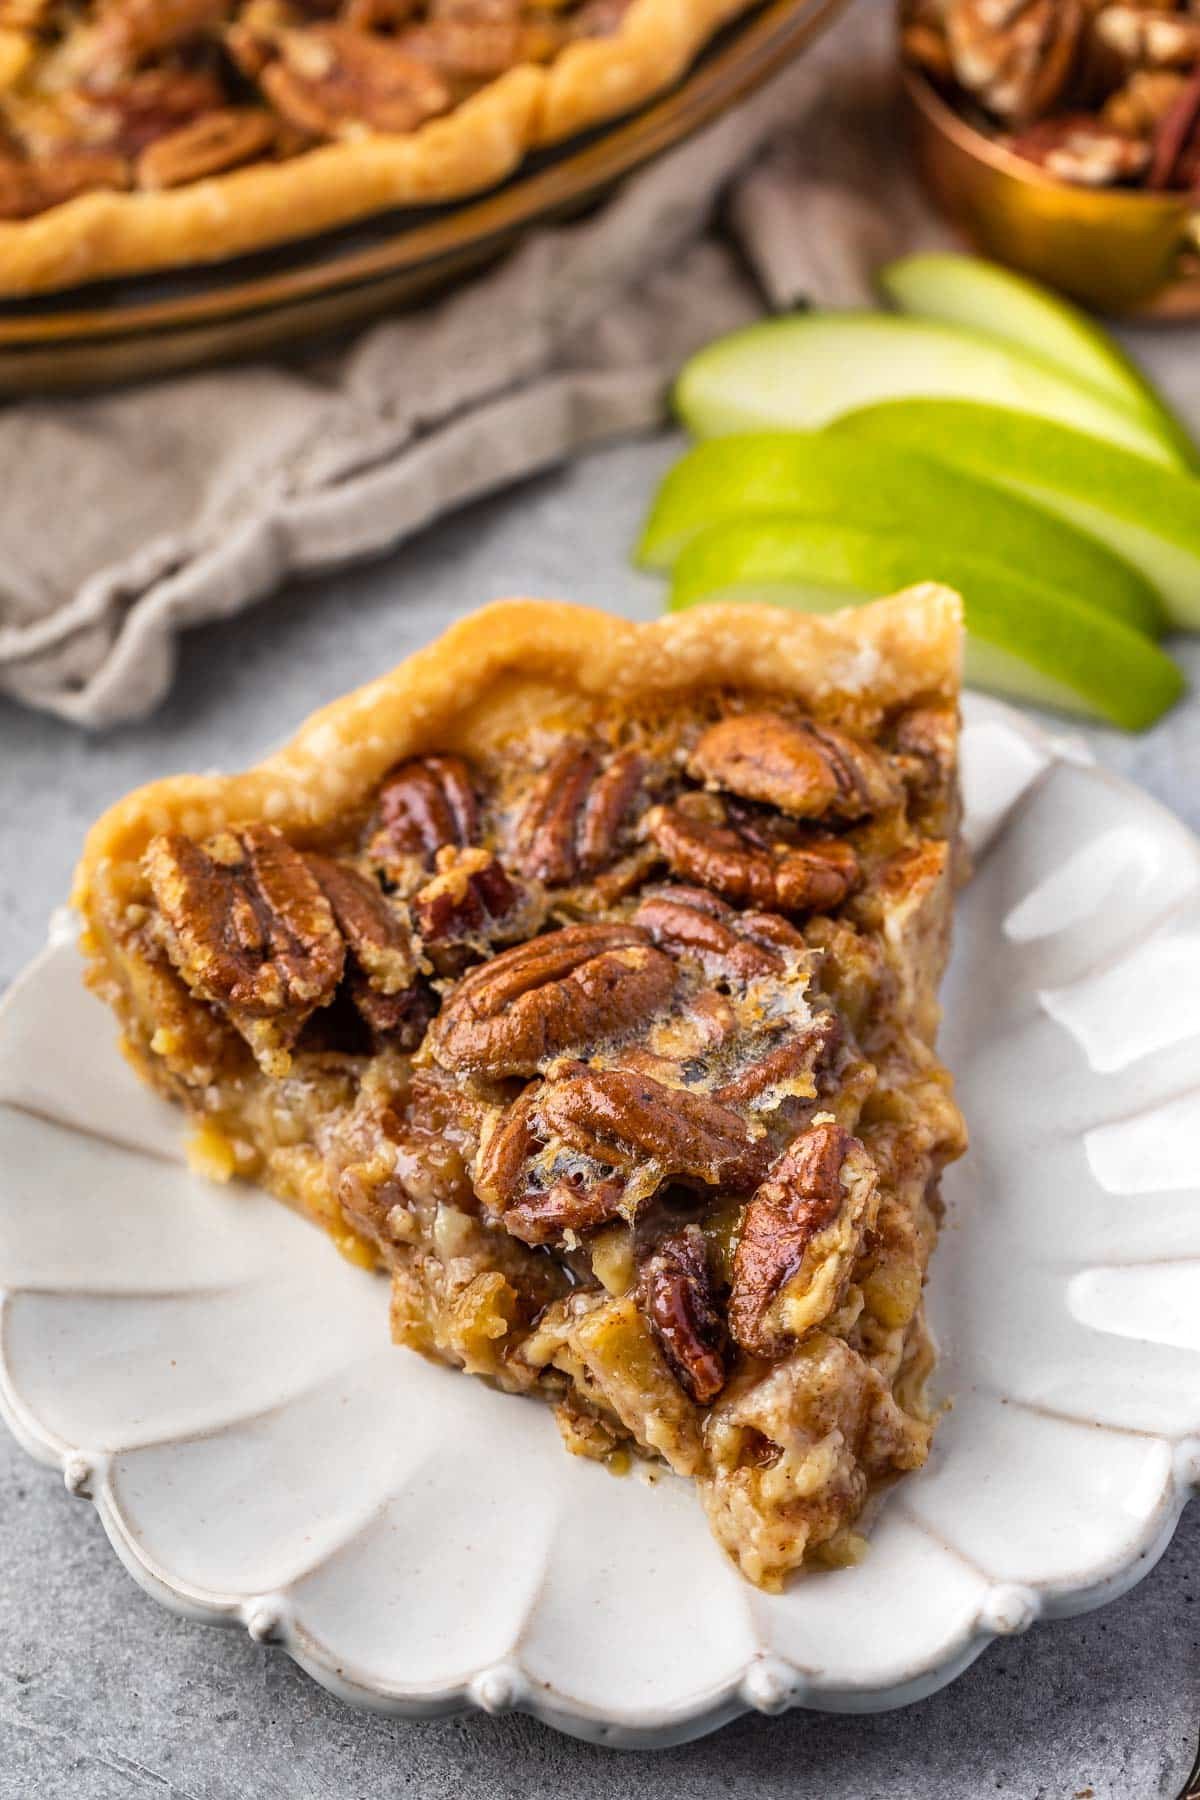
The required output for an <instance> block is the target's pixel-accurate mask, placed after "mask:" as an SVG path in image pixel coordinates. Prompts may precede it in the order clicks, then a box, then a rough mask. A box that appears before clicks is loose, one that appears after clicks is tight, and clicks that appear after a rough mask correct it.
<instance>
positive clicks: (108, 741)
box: [0, 337, 1200, 1800]
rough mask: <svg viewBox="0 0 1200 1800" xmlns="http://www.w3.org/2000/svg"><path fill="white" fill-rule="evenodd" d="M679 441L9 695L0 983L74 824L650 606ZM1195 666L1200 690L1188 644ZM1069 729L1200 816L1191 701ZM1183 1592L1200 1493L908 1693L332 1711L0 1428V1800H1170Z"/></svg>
mask: <svg viewBox="0 0 1200 1800" xmlns="http://www.w3.org/2000/svg"><path fill="white" fill-rule="evenodd" d="M1183 342H1184V340H1180V339H1179V338H1178V337H1176V338H1174V339H1167V338H1160V339H1158V340H1156V341H1155V342H1154V343H1153V344H1152V345H1151V352H1152V354H1159V355H1162V354H1172V355H1175V356H1178V354H1179V351H1180V348H1181V347H1182V343H1183ZM673 448H674V446H673V445H672V444H671V443H670V442H669V441H667V440H659V441H657V442H654V443H648V444H640V445H634V446H630V447H626V448H623V449H619V450H614V451H609V452H606V453H604V454H602V455H598V456H594V457H592V458H590V459H589V460H587V461H585V462H583V463H581V464H579V465H578V466H577V467H575V468H574V469H572V470H569V471H566V472H564V473H562V474H559V475H555V476H552V477H549V478H547V479H544V480H542V481H540V482H538V483H537V484H536V485H534V486H531V487H529V488H526V489H524V490H523V491H522V492H521V493H520V494H518V495H515V496H512V497H509V498H507V499H502V500H499V501H495V502H492V503H489V504H488V505H487V506H485V507H480V508H477V509H476V510H474V511H472V512H471V513H470V514H467V515H464V516H462V517H460V518H459V519H458V520H456V521H455V522H453V523H452V524H450V525H447V526H444V527H441V528H439V529H438V530H436V531H434V532H431V533H429V534H428V535H426V536H425V537H424V538H422V539H421V540H419V541H418V542H417V543H416V544H414V545H411V546H410V547H409V548H408V549H407V550H405V551H404V552H403V553H402V554H400V555H399V556H397V557H396V558H394V559H393V560H392V561H391V562H388V563H384V564H383V565H376V566H375V567H373V568H370V569H361V570H354V571H348V572H346V573H345V574H343V575H342V576H340V577H338V578H335V579H326V580H324V581H323V582H321V583H320V584H319V586H318V585H314V586H312V587H309V588H298V589H297V590H296V591H295V592H294V593H293V594H291V595H290V596H287V597H285V598H284V599H283V600H278V599H277V600H276V601H275V602H274V603H273V604H272V605H271V606H270V607H268V608H264V609H262V610H261V611H260V612H258V613H256V614H251V615H250V616H248V617H246V618H244V619H242V620H239V621H237V622H235V623H234V624H232V625H229V626H226V627H223V628H209V629H206V630H204V631H203V632H199V633H196V634H195V635H194V636H193V637H191V638H190V639H189V640H186V641H185V646H184V657H183V665H182V670H181V674H180V679H179V682H178V684H177V686H176V688H175V691H174V693H173V695H172V698H171V700H170V701H169V703H168V705H167V707H166V708H165V709H164V711H163V712H162V714H161V715H160V716H159V717H158V718H157V719H156V720H153V721H151V722H150V723H149V724H147V725H143V726H140V727H138V728H135V729H130V730H126V731H121V732H117V733H115V734H113V735H111V736H109V737H106V738H103V739H100V740H93V739H88V738H85V737H82V736H80V735H78V734H76V733H74V732H72V731H71V730H69V729H67V728H66V727H64V726H61V725H58V724H55V723H53V722H51V721H50V720H48V719H43V718H36V717H34V716H33V715H31V714H27V713H22V712H19V711H18V710H17V709H15V708H12V707H9V708H4V707H3V705H2V704H0V846H2V851H3V854H2V856H0V926H2V929H0V986H3V985H4V984H5V983H6V982H7V981H9V980H10V979H11V978H12V976H13V975H14V974H15V973H16V972H17V970H18V969H19V968H20V967H21V966H22V964H23V963H24V962H26V961H27V960H28V958H29V957H30V956H31V955H32V954H33V952H34V951H35V950H36V949H37V948H38V947H39V945H40V943H41V940H42V937H43V934H44V929H45V921H46V916H47V914H48V912H49V910H50V908H51V907H52V906H53V905H55V904H56V903H58V902H59V901H60V900H61V899H62V898H63V896H64V895H65V892H66V889H67V885H68V882H69V879H70V871H71V866H72V862H73V859H74V857H75V854H76V851H77V849H78V845H79V842H80V839H81V836H82V833H83V831H84V829H85V827H86V826H87V824H88V823H89V822H90V821H91V819H92V818H93V817H94V816H95V814H96V813H97V812H98V811H99V810H100V809H101V808H102V807H103V806H105V805H107V804H108V802H109V801H111V800H114V799H116V798H117V796H118V795H120V794H121V793H123V792H124V791H125V790H126V789H127V788H128V787H130V786H132V785H133V784H134V783H136V782H138V781H142V780H146V779H147V778H149V777H150V776H153V775H159V774H165V773H167V772H169V771H172V770H177V769H186V768H200V769H203V768H207V767H212V766H214V765H221V766H225V767H228V768H235V767H238V766H240V765H242V764H243V763H245V762H246V761H248V760H252V759H254V758H255V757H257V756H258V755H260V754H261V753H262V752H263V751H265V750H266V749H268V748H269V747H270V746H271V745H272V744H273V743H275V742H276V741H278V740H279V739H280V738H281V737H283V736H284V735H286V733H287V732H288V731H289V730H290V728H291V727H292V726H293V725H294V724H295V723H296V722H297V721H298V720H299V718H300V717H301V716H302V715H303V714H304V713H306V712H307V711H309V710H310V709H311V708H312V707H314V706H316V705H318V704H320V703H322V702H324V701H326V700H330V699H332V698H334V697H335V696H336V695H337V694H339V693H340V692H342V691H343V689H345V688H347V687H349V686H351V685H353V684H354V683H356V682H359V681H362V680H365V679H367V678H368V677H369V676H372V675H374V674H377V673H378V672H379V671H380V670H381V669H384V668H387V667H388V666H389V665H390V664H391V663H393V662H394V661H396V660H398V659H399V658H400V657H401V656H403V655H405V654H406V653H407V652H408V651H409V650H411V649H413V648H415V647H416V646H417V645H418V644H420V643H422V642H424V641H425V640H426V639H427V638H428V637H430V636H431V635H432V634H433V633H434V632H435V631H436V630H438V629H439V628H440V627H441V626H443V625H444V624H446V623H447V622H448V621H449V620H450V619H452V618H454V617H455V616H456V615H458V614H459V613H462V612H465V611H467V610H469V609H470V608H471V607H473V606H475V605H477V604H478V603H480V602H481V601H483V600H487V599H492V598H495V597H497V596H499V595H502V594H505V593H516V592H527V593H543V594H551V595H562V596H566V597H570V598H572V599H576V600H580V601H582V602H585V603H589V604H593V605H605V606H609V607H611V608H612V609H613V610H617V611H621V612H626V613H629V614H630V615H635V616H636V615H642V616H649V615H650V614H651V613H653V611H654V610H655V609H656V606H657V592H658V590H657V587H656V585H655V584H653V583H651V582H649V581H646V580H643V579H641V578H639V577H636V576H634V575H632V574H631V573H630V572H629V571H628V569H627V567H626V565H625V557H626V551H627V547H628V544H629V542H630V539H631V537H632V535H633V532H634V530H635V527H636V523H637V520H638V518H639V516H640V513H641V509H642V506H643V504H644V498H645V495H646V493H647V491H648V485H649V483H650V482H651V481H652V480H653V479H654V477H655V476H656V475H657V473H658V472H659V471H660V470H661V469H662V468H663V467H664V466H665V465H666V463H667V462H668V461H669V459H670V456H671V454H672V452H673ZM1186 654H1187V658H1188V661H1189V664H1190V672H1191V675H1192V678H1193V679H1194V680H1200V646H1197V645H1196V644H1195V643H1193V644H1191V645H1189V646H1188V647H1187V651H1186ZM1086 735H1087V736H1088V737H1089V739H1090V741H1091V742H1092V744H1093V747H1094V748H1095V750H1096V752H1097V754H1098V755H1099V756H1100V757H1101V758H1102V759H1103V760H1104V761H1105V762H1107V763H1108V764H1109V765H1110V766H1112V767H1114V768H1119V769H1121V770H1122V771H1123V772H1125V773H1128V774H1130V775H1132V776H1133V777H1134V778H1135V779H1137V780H1139V781H1142V782H1143V783H1144V784H1145V785H1146V786H1147V787H1148V788H1150V789H1151V790H1152V791H1153V792H1155V793H1157V794H1158V795H1159V797H1160V798H1162V799H1163V800H1165V801H1167V802H1168V803H1169V804H1170V805H1172V806H1173V807H1174V808H1175V809H1176V810H1177V811H1179V812H1181V813H1182V814H1183V815H1184V816H1185V817H1188V818H1189V819H1190V821H1191V823H1192V824H1193V825H1198V826H1200V786H1198V784H1197V779H1196V778H1197V772H1198V771H1200V704H1198V703H1197V702H1195V701H1190V702H1187V703H1185V705H1184V706H1183V707H1181V708H1179V709H1177V711H1176V713H1175V714H1174V715H1173V716H1172V718H1171V719H1170V720H1169V721H1167V722H1166V723H1164V724H1163V725H1162V726H1161V727H1159V728H1158V729H1157V730H1156V731H1154V732H1152V733H1149V734H1148V735H1147V736H1145V737H1143V738H1140V739H1137V740H1132V739H1126V738H1122V737H1119V736H1118V735H1117V734H1115V733H1112V732H1089V733H1087V734H1086ZM1198 1595H1200V1509H1193V1510H1192V1512H1191V1514H1190V1515H1188V1516H1187V1517H1186V1518H1185V1520H1184V1523H1183V1525H1182V1526H1181V1528H1180V1531H1179V1533H1178V1535H1177V1536H1176V1538H1175V1541H1174V1543H1173V1545H1172V1547H1171V1549H1170V1550H1169V1551H1168V1552H1167V1554H1166V1556H1165V1557H1164V1558H1163V1559H1162V1561H1161V1562H1160V1564H1159V1565H1158V1567H1157V1568H1156V1569H1155V1570H1154V1571H1153V1573H1152V1574H1151V1575H1150V1576H1148V1577H1147V1579H1146V1580H1145V1581H1144V1582H1143V1583H1142V1584H1141V1585H1140V1586H1139V1587H1138V1588H1136V1589H1135V1590H1134V1591H1133V1592H1132V1593H1131V1594H1129V1595H1128V1596H1126V1598H1124V1599H1123V1600H1120V1601H1118V1602H1116V1603H1114V1604H1113V1605H1111V1606H1109V1607H1107V1608H1105V1609H1104V1610H1103V1611H1101V1612H1099V1613H1093V1614H1092V1615H1090V1616H1089V1617H1087V1618H1084V1619H1078V1620H1073V1621H1070V1622H1067V1623H1063V1624H1056V1625H1049V1626H1044V1627H1040V1628H1037V1629H1035V1630H1034V1631H1032V1632H1030V1633H1029V1634H1028V1635H1027V1636H1025V1637H1023V1638H1018V1639H1013V1640H1008V1641H1005V1642H1002V1643H999V1644H997V1645H995V1646H994V1647H993V1648H992V1649H991V1650H989V1651H988V1652H987V1653H986V1654H985V1655H984V1656H983V1657H982V1658H981V1660H980V1661H979V1662H977V1663H976V1664H975V1665H974V1667H973V1668H971V1669H970V1670H969V1671H968V1672H967V1673H966V1674H965V1675H964V1676H962V1677H961V1679H960V1680H959V1681H957V1682H956V1683H955V1684H954V1685H953V1686H952V1687H951V1688H949V1689H947V1690H946V1691H944V1692H943V1693H941V1694H939V1695H935V1696H934V1697H933V1698H932V1699H931V1700H928V1701H925V1702H924V1703H923V1704H921V1705H919V1706H915V1707H910V1708H908V1709H907V1710H905V1711H904V1712H900V1713H892V1714H883V1715H879V1716H876V1717H873V1718H861V1719H860V1718H842V1717H830V1716H822V1715H819V1714H813V1713H800V1714H793V1715H791V1716H789V1717H787V1718H783V1719H774V1720H772V1719H760V1718H751V1719H744V1720H741V1721H739V1722H737V1723H736V1724H734V1725H731V1726H729V1727H727V1728H726V1729H725V1730H724V1731H722V1732H720V1733H719V1734H717V1735H716V1736H715V1737H710V1738H708V1739H705V1740H702V1741H701V1742H699V1743H696V1744H692V1745H688V1746H685V1747H684V1748H682V1749H678V1750H671V1751H658V1752H645V1753H635V1754H624V1755H621V1754H619V1753H615V1752H611V1751H603V1750H596V1749H593V1748H591V1747H590V1746H588V1745H584V1744H578V1743H575V1742H574V1741H572V1740H570V1739H568V1738H564V1737H560V1736H558V1735H556V1734H554V1733H552V1732H550V1731H548V1730H546V1729H544V1728H543V1727H541V1726H539V1725H537V1724H535V1723H533V1722H532V1721H530V1720H527V1719H501V1720H495V1721H493V1720H488V1719H478V1718H476V1719H449V1720H437V1721H433V1722H429V1723H416V1724H397V1723H393V1722H392V1721H389V1720H385V1719H380V1718H376V1717H373V1716H370V1715H366V1714H357V1713H353V1712H350V1711H348V1710H346V1709H344V1708H342V1707H341V1706H339V1705H338V1704H337V1703H336V1702H334V1701H333V1700H331V1699H329V1698H328V1697H327V1696H326V1695H325V1694H324V1693H323V1692H322V1691H321V1690H320V1689H319V1688H318V1687H316V1686H315V1685H314V1684H313V1683H312V1682H310V1681H309V1680H308V1679H307V1678H306V1677H305V1676H303V1675H301V1674H300V1673H299V1672H298V1671H297V1670H296V1669H294V1668H293V1667H292V1666H291V1665H290V1664H289V1663H288V1661H287V1659H286V1658H285V1657H284V1656H283V1654H282V1653H281V1652H279V1651H273V1650H268V1649H261V1648H259V1647H258V1646H256V1645H254V1644H252V1643H250V1642H249V1640H247V1639H246V1638H244V1637H241V1636H235V1635H234V1634H233V1633H231V1632H229V1633H222V1632H218V1631H217V1630H216V1629H215V1628H213V1627H210V1626H203V1625H196V1624H192V1623H189V1622H186V1621H183V1620H180V1619H177V1618H175V1617H174V1615H172V1614H170V1613H168V1612H166V1611H164V1610H163V1609H162V1608H160V1607H159V1606H158V1605H156V1604H155V1603H154V1602H153V1601H152V1600H150V1599H148V1598H147V1597H146V1596H145V1595H144V1594H143V1593H142V1592H141V1590H140V1589H139V1588H137V1587H136V1586H135V1585H134V1583H133V1582H132V1580H131V1579H130V1578H129V1576H128V1575H126V1573H125V1571H124V1570H123V1568H122V1567H121V1565H120V1563H119V1562H118V1561H117V1559H116V1557H115V1555H114V1554H113V1552H112V1551H111V1550H110V1548H109V1546H108V1543H107V1541H106V1539H105V1537H104V1534H103V1531H102V1529H101V1527H100V1524H99V1522H98V1520H97V1519H96V1517H95V1516H94V1514H93V1513H92V1511H91V1509H90V1507H88V1506H87V1505H86V1504H81V1503H80V1502H78V1501H75V1500H72V1499H70V1498H69V1497H68V1496H67V1494H66V1493H65V1492H64V1490H63V1487H62V1484H61V1482H60V1481H59V1480H58V1479H57V1478H56V1477H55V1476H53V1475H52V1474H50V1473H49V1472H48V1471H46V1470H44V1469H41V1468H38V1467H37V1466H36V1465H34V1464H33V1463H31V1462H29V1461H28V1460H27V1459H26V1458H25V1456H24V1455H23V1454H22V1453H21V1452H20V1451H19V1450H18V1449H17V1447H16V1445H15V1444H14V1443H12V1442H11V1441H10V1440H9V1438H8V1437H7V1435H5V1434H3V1433H0V1800H68V1797H69V1800H138V1797H140V1796H157V1797H158V1800H243V1797H245V1800H249V1797H250V1796H253V1797H254V1800H383V1797H385V1796H392V1795H396V1796H400V1795H411V1796H415V1797H419V1800H442V1797H443V1796H445V1797H446V1800H485V1797H487V1800H507V1797H509V1796H513V1797H516V1796H520V1797H521V1800H543V1797H544V1800H550V1797H551V1796H555V1797H558V1796H562V1797H563V1800H616V1796H618V1795H619V1796H622V1797H623V1796H625V1795H627V1794H646V1793H650V1794H653V1795H654V1796H655V1800H685V1797H686V1800H710V1797H711V1800H718V1797H722V1800H723V1797H724V1796H727V1795H729V1794H736V1795H737V1796H738V1800H767V1796H770V1800H885V1796H886V1800H984V1796H993V1795H1000V1796H1010V1797H1016V1800H1173V1796H1174V1795H1175V1794H1176V1792H1177V1790H1178V1788H1179V1786H1180V1784H1181V1782H1182V1781H1183V1778H1184V1776H1185V1774H1186V1772H1187V1769H1188V1767H1189V1765H1190V1761H1191V1758H1192V1756H1193V1754H1194V1752H1195V1740H1196V1733H1197V1728H1198V1727H1200V1605H1198V1604H1197V1597H1198ZM483 1603H484V1604H486V1602H483Z"/></svg>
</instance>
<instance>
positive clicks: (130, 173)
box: [0, 0, 751, 294]
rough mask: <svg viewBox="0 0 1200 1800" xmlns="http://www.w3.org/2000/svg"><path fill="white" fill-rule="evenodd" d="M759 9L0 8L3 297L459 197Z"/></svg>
mask: <svg viewBox="0 0 1200 1800" xmlns="http://www.w3.org/2000/svg"><path fill="white" fill-rule="evenodd" d="M749 4H751V0H84V3H83V4H79V0H0V292H3V293H8V294H19V293H30V292H35V291H39V290H44V289H48V288H62V287H66V286H71V285H75V284H77V283H80V282H85V281H88V280H91V279H94V278H97V277H101V276H112V275H120V274H127V273H131V272H135V271H144V270H148V269H164V268H170V267H177V266H179V265H183V264H188V263H196V262H203V261H207V260H211V259H214V258H220V257H226V256H230V255H233V254H237V253H239V252H243V251H250V250H255V249H259V248H261V247H263V246H265V245H269V244H273V243H278V242H280V241H281V240H284V239H288V238H296V237H301V236H304V235H306V234H308V233H311V232H316V231H320V230H323V229H325V228H327V227H330V226H333V225H338V224H344V223H346V222H347V221H349V220H352V219H355V218H359V217H362V216H363V215H365V214H367V213H371V212H375V211H378V210H381V209H385V208H388V207H395V206H406V205H418V204H428V203H432V202H440V201H449V200H454V199H457V198H459V197H461V196H463V195H466V194H471V193H477V192H479V191H480V190H482V189H484V188H488V187H490V186H492V185H493V184H495V183H496V182H498V181H501V180H502V179H503V178H504V177H505V176H507V175H509V174H510V173H511V172H512V170H513V169H514V168H515V167H516V166H517V165H518V163H519V162H520V161H521V159H522V157H523V156H524V155H525V154H526V153H527V152H528V151H530V150H533V149H536V148H538V147H539V146H544V145H550V144H555V143H558V142H560V141H561V140H562V139H564V138H567V137H569V136H571V135H572V134H573V133H576V132H578V131H581V130H583V129H584V128H585V127H587V126H590V125H594V124H597V123H598V122H600V121H602V120H606V119H611V118H614V117H616V116H617V115H618V114H620V113H623V112H625V111H627V110H628V109H629V108H631V107H633V106H636V105H638V104H639V103H641V102H642V101H644V100H645V99H647V98H648V97H649V96H650V95H652V94H654V93H656V92H657V91H659V90H660V89H662V88H665V87H667V86H669V85H670V84H671V83H672V82H674V81H675V80H677V79H678V78H679V76H680V75H682V74H683V73H684V71H685V70H686V68H687V66H688V64H689V63H690V62H691V61H692V59H693V58H694V56H695V55H696V53H697V52H698V51H699V50H700V49H701V48H702V46H703V45H704V44H705V42H706V41H707V40H708V39H709V38H710V37H711V36H712V34H713V33H714V31H716V30H717V29H718V28H719V26H720V25H721V24H723V23H724V22H725V20H727V19H729V18H732V17H733V16H734V15H735V14H737V13H739V12H742V11H744V10H745V9H746V7H747V6H748V5H749Z"/></svg>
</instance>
